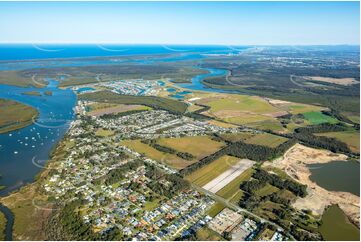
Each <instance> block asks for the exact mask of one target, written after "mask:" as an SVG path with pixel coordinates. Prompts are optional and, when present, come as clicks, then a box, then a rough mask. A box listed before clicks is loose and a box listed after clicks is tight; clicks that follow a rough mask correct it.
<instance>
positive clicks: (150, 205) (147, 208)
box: [144, 199, 161, 211]
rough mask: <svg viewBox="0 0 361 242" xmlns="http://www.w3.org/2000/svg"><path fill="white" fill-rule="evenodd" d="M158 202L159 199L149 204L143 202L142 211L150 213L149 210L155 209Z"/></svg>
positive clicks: (148, 202)
mask: <svg viewBox="0 0 361 242" xmlns="http://www.w3.org/2000/svg"><path fill="white" fill-rule="evenodd" d="M160 200H161V199H154V200H153V201H151V202H150V201H147V202H145V204H144V209H145V210H147V211H151V210H153V209H155V208H156V207H157V206H158V205H159V201H160Z"/></svg>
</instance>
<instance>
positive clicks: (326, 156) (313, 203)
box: [264, 144, 360, 228]
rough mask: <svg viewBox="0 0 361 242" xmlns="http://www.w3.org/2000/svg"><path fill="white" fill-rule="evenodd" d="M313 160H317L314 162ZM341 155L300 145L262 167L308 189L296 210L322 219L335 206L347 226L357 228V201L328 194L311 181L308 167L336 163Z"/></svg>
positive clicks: (343, 157)
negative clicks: (277, 169)
mask: <svg viewBox="0 0 361 242" xmlns="http://www.w3.org/2000/svg"><path fill="white" fill-rule="evenodd" d="M313 159H316V160H317V162H316V161H314V160H313ZM346 159H347V156H346V155H343V154H336V153H332V152H330V151H327V150H318V149H314V148H309V147H306V146H303V145H301V144H296V145H294V146H293V147H291V148H290V149H289V150H288V151H287V152H286V153H285V154H284V155H283V156H282V157H281V158H278V159H276V160H274V161H273V162H272V163H271V162H266V163H265V164H264V166H271V167H272V166H273V167H276V168H279V169H281V170H283V171H285V172H286V173H287V175H288V176H290V177H291V178H293V179H294V180H296V181H297V182H299V183H301V184H304V185H307V193H308V195H307V196H306V197H305V198H298V199H297V200H296V201H295V202H294V203H293V206H294V207H295V208H297V209H308V210H311V211H312V212H313V213H314V214H315V215H317V216H319V217H320V218H321V217H322V214H323V213H324V211H325V209H326V208H327V207H328V206H330V205H335V204H336V205H338V206H339V207H340V209H341V210H342V211H343V212H344V213H345V215H346V216H347V217H348V219H349V220H350V222H352V223H353V224H354V225H356V226H357V227H358V228H360V197H358V196H356V195H354V194H352V193H349V192H341V191H328V190H326V189H324V188H322V187H320V186H319V185H317V184H316V183H315V182H313V181H312V180H311V179H310V176H311V171H310V169H309V168H308V167H307V165H309V164H322V163H328V162H331V161H336V160H346Z"/></svg>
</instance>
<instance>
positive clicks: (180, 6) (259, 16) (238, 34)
mask: <svg viewBox="0 0 361 242" xmlns="http://www.w3.org/2000/svg"><path fill="white" fill-rule="evenodd" d="M359 19H360V9H359V3H358V2H156V3H151V2H132V3H130V2H34V3H32V2H12V3H11V2H0V33H1V34H0V42H2V43H15V42H16V43H18V42H22V43H124V44H129V43H131V44H142V43H148V44H152V43H154V44H228V45H284V44H292V45H296V44H304V45H308V44H359V41H360V39H359V36H360V23H359Z"/></svg>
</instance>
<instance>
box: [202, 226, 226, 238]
mask: <svg viewBox="0 0 361 242" xmlns="http://www.w3.org/2000/svg"><path fill="white" fill-rule="evenodd" d="M196 237H197V241H222V240H224V239H223V237H222V236H220V235H219V234H218V233H216V232H215V231H213V230H211V229H210V228H208V227H207V226H205V227H202V228H201V229H199V230H198V231H197V233H196Z"/></svg>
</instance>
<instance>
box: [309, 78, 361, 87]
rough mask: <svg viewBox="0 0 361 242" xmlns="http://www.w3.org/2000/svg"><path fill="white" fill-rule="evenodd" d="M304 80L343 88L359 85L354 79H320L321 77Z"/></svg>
mask: <svg viewBox="0 0 361 242" xmlns="http://www.w3.org/2000/svg"><path fill="white" fill-rule="evenodd" d="M306 79H309V80H312V81H320V82H328V83H334V84H338V85H344V86H348V85H352V84H357V83H359V82H358V81H356V80H355V79H354V78H332V77H322V76H307V77H306Z"/></svg>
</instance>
